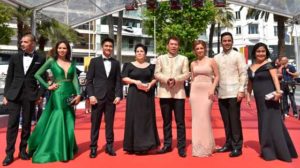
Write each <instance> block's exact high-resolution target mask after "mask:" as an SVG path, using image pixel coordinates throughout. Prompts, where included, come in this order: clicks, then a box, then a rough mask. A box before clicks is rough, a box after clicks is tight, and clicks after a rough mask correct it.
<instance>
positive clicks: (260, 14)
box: [241, 1, 288, 56]
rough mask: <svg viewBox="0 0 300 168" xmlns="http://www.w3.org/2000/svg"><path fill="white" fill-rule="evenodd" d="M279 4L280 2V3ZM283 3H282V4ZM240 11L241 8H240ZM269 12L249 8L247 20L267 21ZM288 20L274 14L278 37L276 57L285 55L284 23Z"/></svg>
mask: <svg viewBox="0 0 300 168" xmlns="http://www.w3.org/2000/svg"><path fill="white" fill-rule="evenodd" d="M280 2H281V1H280ZM282 3H283V2H282ZM241 9H242V8H241ZM269 15H270V13H269V12H266V11H262V10H257V9H253V8H249V10H248V13H247V19H255V20H258V19H259V18H264V20H265V21H268V20H269ZM287 20H288V18H287V17H285V16H280V15H276V14H274V21H276V22H277V32H278V34H277V37H278V44H277V46H278V56H280V55H285V41H284V39H285V22H286V21H287Z"/></svg>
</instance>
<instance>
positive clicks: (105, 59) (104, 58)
mask: <svg viewBox="0 0 300 168" xmlns="http://www.w3.org/2000/svg"><path fill="white" fill-rule="evenodd" d="M111 60H112V58H111V57H109V58H106V57H103V61H111Z"/></svg>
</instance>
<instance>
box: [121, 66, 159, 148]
mask: <svg viewBox="0 0 300 168" xmlns="http://www.w3.org/2000/svg"><path fill="white" fill-rule="evenodd" d="M154 68H155V66H154V65H152V64H150V65H149V66H148V67H146V68H138V67H136V66H134V65H133V64H132V63H126V64H125V65H124V67H123V71H122V77H129V78H131V79H134V80H140V81H141V82H143V83H148V82H151V81H152V79H153V78H154ZM126 101H127V102H126V103H127V104H126V116H125V132H124V144H123V148H124V151H127V152H129V153H134V152H137V153H138V152H147V151H149V150H151V149H154V148H156V147H158V146H159V145H160V141H159V137H158V132H157V126H156V117H155V102H154V88H153V87H152V88H151V89H150V90H149V91H148V92H145V91H142V90H139V89H138V88H137V87H136V85H134V84H130V85H129V88H128V94H127V100H126Z"/></svg>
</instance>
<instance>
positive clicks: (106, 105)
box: [90, 98, 116, 148]
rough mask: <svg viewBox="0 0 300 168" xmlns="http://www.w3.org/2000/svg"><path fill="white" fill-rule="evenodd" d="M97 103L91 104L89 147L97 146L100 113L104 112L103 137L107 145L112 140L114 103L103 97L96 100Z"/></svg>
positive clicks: (110, 143)
mask: <svg viewBox="0 0 300 168" xmlns="http://www.w3.org/2000/svg"><path fill="white" fill-rule="evenodd" d="M97 101H98V103H97V104H96V105H93V106H92V116H91V122H92V128H91V144H90V148H97V147H98V145H97V143H98V137H99V129H100V126H101V120H102V115H103V113H104V121H105V137H106V143H107V145H112V144H113V142H114V131H113V127H114V118H115V111H116V105H115V104H113V101H110V100H108V99H107V98H104V99H103V100H99V99H98V100H97Z"/></svg>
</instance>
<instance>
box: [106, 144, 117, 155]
mask: <svg viewBox="0 0 300 168" xmlns="http://www.w3.org/2000/svg"><path fill="white" fill-rule="evenodd" d="M105 153H107V154H108V155H110V156H117V154H116V152H115V150H114V148H113V147H111V146H106V148H105Z"/></svg>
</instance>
